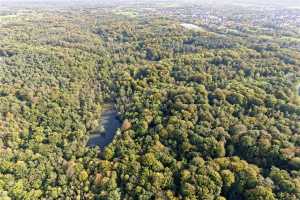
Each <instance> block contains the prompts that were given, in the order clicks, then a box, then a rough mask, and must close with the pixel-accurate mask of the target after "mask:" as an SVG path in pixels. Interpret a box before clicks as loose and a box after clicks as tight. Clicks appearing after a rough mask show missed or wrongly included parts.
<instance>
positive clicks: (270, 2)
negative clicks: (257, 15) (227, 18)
mask: <svg viewBox="0 0 300 200" xmlns="http://www.w3.org/2000/svg"><path fill="white" fill-rule="evenodd" d="M0 3H1V4H0V6H7V5H17V6H22V5H25V6H26V5H35V4H39V5H48V4H49V5H51V4H52V5H57V6H59V4H60V3H61V4H63V5H76V4H80V5H101V4H102V5H108V4H116V3H117V4H119V5H122V4H124V5H126V4H140V3H177V4H189V3H193V4H194V3H196V4H204V5H205V4H212V5H213V4H216V5H217V4H219V5H230V4H231V5H252V6H283V7H300V0H286V1H280V0H265V1H259V0H174V1H171V0H0Z"/></svg>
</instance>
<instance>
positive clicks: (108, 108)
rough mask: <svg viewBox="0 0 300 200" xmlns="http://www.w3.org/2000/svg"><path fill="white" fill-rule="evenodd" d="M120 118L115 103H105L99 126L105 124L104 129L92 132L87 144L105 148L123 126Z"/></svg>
mask: <svg viewBox="0 0 300 200" xmlns="http://www.w3.org/2000/svg"><path fill="white" fill-rule="evenodd" d="M118 118H119V114H118V112H117V110H116V109H115V108H114V106H113V105H111V104H106V105H104V106H103V111H102V113H101V118H100V124H99V127H100V126H103V128H104V131H103V132H100V131H98V132H97V133H94V134H90V135H89V140H88V142H87V146H89V147H95V146H99V147H100V149H104V148H105V147H106V146H107V145H109V144H110V143H111V142H112V141H113V139H114V136H115V135H116V133H117V130H118V129H119V128H120V127H121V122H120V120H119V119H118Z"/></svg>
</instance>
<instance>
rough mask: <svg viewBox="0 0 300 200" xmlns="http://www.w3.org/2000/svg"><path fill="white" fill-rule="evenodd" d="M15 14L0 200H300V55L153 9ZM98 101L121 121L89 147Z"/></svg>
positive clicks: (4, 83)
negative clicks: (130, 13) (110, 135)
mask: <svg viewBox="0 0 300 200" xmlns="http://www.w3.org/2000/svg"><path fill="white" fill-rule="evenodd" d="M17 13H19V14H18V15H16V16H13V17H11V18H5V20H4V22H5V23H3V24H1V25H0V35H1V37H0V64H1V65H0V199H4V200H14V199H16V200H23V199H25V200H35V199H49V200H51V199H69V200H73V199H74V200H80V199H111V200H118V199H141V200H143V199H144V200H147V199H149V200H150V199H161V200H165V199H169V200H177V199H178V200H179V199H186V200H194V199H195V200H196V199H205V200H225V199H229V200H238V199H245V200H275V199H279V200H297V199H300V121H299V116H300V106H299V105H300V101H299V96H298V94H297V92H296V88H295V85H296V82H297V79H299V73H297V72H299V66H300V53H299V51H297V50H295V49H293V48H289V47H290V46H289V45H286V43H285V44H282V43H281V42H280V43H276V40H275V39H276V38H275V39H273V40H270V41H269V42H265V43H262V41H261V40H260V39H259V37H257V38H258V39H257V40H255V39H254V37H251V38H249V40H247V38H245V37H244V34H245V33H244V34H240V35H239V34H235V35H231V34H228V35H226V34H223V35H220V34H212V33H210V32H205V31H201V32H197V31H191V30H190V31H188V30H185V29H184V28H183V27H181V26H180V25H179V24H180V22H178V21H177V20H175V19H168V18H158V17H155V16H153V15H151V13H148V14H149V16H148V15H147V13H145V15H144V17H140V18H130V17H124V16H118V15H114V14H113V13H110V11H108V10H106V9H97V10H78V11H76V12H72V11H69V10H55V11H51V10H50V11H46V10H44V11H39V12H37V11H35V12H23V11H19V12H17ZM256 28H257V29H258V27H256ZM287 31H290V30H287ZM282 34H284V33H282ZM258 36H259V35H258ZM278 37H279V36H278ZM106 101H109V102H113V103H114V104H115V106H116V108H117V110H118V112H119V113H120V118H121V120H122V121H124V122H125V123H123V127H122V129H121V134H118V135H117V136H116V137H115V140H114V141H113V142H112V143H111V144H110V145H109V146H107V147H106V148H105V149H104V150H100V149H98V148H89V147H87V146H86V143H87V140H88V136H89V134H90V133H91V132H93V131H94V130H95V129H96V128H97V126H98V125H99V123H100V115H101V111H102V106H101V105H104V103H105V102H106Z"/></svg>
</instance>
